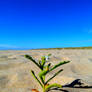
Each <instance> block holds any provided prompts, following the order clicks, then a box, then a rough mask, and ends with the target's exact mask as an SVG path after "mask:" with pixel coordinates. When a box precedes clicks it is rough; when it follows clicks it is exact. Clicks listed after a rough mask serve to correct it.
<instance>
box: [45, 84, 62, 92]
mask: <svg viewBox="0 0 92 92" xmlns="http://www.w3.org/2000/svg"><path fill="white" fill-rule="evenodd" d="M53 87H58V88H62V86H61V85H60V84H57V83H54V84H51V85H48V86H47V87H46V88H45V91H44V92H47V91H48V90H49V89H51V88H53Z"/></svg>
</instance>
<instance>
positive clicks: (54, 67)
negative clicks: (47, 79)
mask: <svg viewBox="0 0 92 92" xmlns="http://www.w3.org/2000/svg"><path fill="white" fill-rule="evenodd" d="M69 62H70V61H63V62H60V63H58V64H56V65H54V66H53V67H52V68H51V69H50V70H49V72H50V71H52V70H54V69H56V68H57V67H59V66H61V65H64V64H66V63H69Z"/></svg>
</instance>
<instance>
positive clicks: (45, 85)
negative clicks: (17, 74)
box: [25, 54, 70, 92]
mask: <svg viewBox="0 0 92 92" xmlns="http://www.w3.org/2000/svg"><path fill="white" fill-rule="evenodd" d="M49 56H51V54H48V57H49ZM25 57H26V58H27V59H29V60H31V61H32V62H33V63H35V64H36V65H37V67H39V68H40V72H39V74H38V76H39V78H40V80H39V79H38V78H37V76H36V75H35V73H34V71H33V70H31V74H32V76H33V77H34V78H35V80H36V81H37V82H38V83H39V84H40V86H41V87H42V89H43V92H47V91H48V90H49V89H51V88H53V87H58V88H62V85H60V84H57V83H54V84H49V82H50V80H52V79H53V78H54V77H55V76H56V75H58V74H59V73H60V72H62V71H63V69H61V70H59V71H58V72H57V73H55V74H54V75H53V76H52V77H51V78H49V79H48V80H45V77H46V75H47V74H48V73H49V72H51V71H53V70H54V69H56V68H57V67H59V66H61V65H64V64H66V63H69V62H70V61H63V62H60V63H58V64H56V65H54V66H53V67H52V68H51V63H49V64H46V62H47V60H46V57H45V56H42V58H41V60H40V61H39V62H36V61H35V60H34V59H33V58H32V57H31V56H29V55H25ZM37 92H38V91H37Z"/></svg>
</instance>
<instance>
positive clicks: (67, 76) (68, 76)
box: [0, 49, 92, 92]
mask: <svg viewBox="0 0 92 92" xmlns="http://www.w3.org/2000/svg"><path fill="white" fill-rule="evenodd" d="M48 53H51V54H52V56H51V57H50V59H49V62H51V63H52V65H55V64H57V63H59V62H60V61H63V60H70V61H71V62H70V63H68V64H66V65H63V66H60V67H59V68H58V69H56V70H54V71H52V72H51V73H49V74H48V75H47V78H49V77H51V76H52V75H53V74H54V73H55V72H56V71H58V70H59V69H61V68H62V69H64V71H63V72H61V73H60V74H59V75H58V76H56V77H55V78H54V79H53V80H52V81H50V83H60V84H62V85H65V84H69V83H71V82H72V81H74V80H75V79H82V80H83V81H84V83H85V84H86V85H88V86H92V50H77V49H76V50H26V51H16V50H14V51H13V50H7V51H0V92H31V89H32V88H37V89H40V92H41V88H40V86H39V84H38V83H37V82H36V81H35V80H34V78H33V77H32V76H31V74H30V70H31V69H32V70H34V71H35V72H36V73H37V74H38V71H39V69H38V68H37V67H36V66H35V65H34V64H33V63H32V62H31V61H30V60H28V59H26V58H24V55H25V54H29V55H31V56H33V58H35V59H36V60H39V59H40V58H41V56H43V55H47V54H48ZM50 92H92V88H63V91H61V90H52V91H50Z"/></svg>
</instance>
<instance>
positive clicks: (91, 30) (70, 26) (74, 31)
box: [0, 0, 92, 48]
mask: <svg viewBox="0 0 92 92" xmlns="http://www.w3.org/2000/svg"><path fill="white" fill-rule="evenodd" d="M79 46H92V0H0V48H51V47H52V48H53V47H79Z"/></svg>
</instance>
